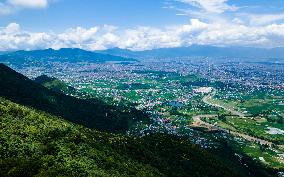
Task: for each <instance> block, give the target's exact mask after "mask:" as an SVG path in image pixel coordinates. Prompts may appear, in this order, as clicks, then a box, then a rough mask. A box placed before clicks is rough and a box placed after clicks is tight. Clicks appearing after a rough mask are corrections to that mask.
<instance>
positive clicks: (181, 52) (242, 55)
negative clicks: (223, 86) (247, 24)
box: [96, 45, 284, 62]
mask: <svg viewBox="0 0 284 177" xmlns="http://www.w3.org/2000/svg"><path fill="white" fill-rule="evenodd" d="M96 52H100V53H104V54H110V55H116V56H123V57H132V58H176V57H210V58H214V57H215V58H225V59H227V58H231V59H249V60H250V61H255V60H265V59H267V60H270V61H271V60H272V61H278V60H280V61H282V62H283V60H284V48H280V47H279V48H271V49H268V48H253V47H216V46H207V45H192V46H189V47H176V48H161V49H153V50H145V51H131V50H127V49H120V48H113V49H108V50H104V51H96Z"/></svg>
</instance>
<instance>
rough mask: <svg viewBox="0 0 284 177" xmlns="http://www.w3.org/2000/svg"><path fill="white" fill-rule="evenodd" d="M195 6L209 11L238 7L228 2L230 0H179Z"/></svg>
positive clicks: (217, 11) (222, 10)
mask: <svg viewBox="0 0 284 177" xmlns="http://www.w3.org/2000/svg"><path fill="white" fill-rule="evenodd" d="M177 1H179V2H182V3H186V4H189V5H191V6H194V7H198V8H200V9H203V10H205V11H206V12H209V13H223V12H225V11H228V10H229V11H234V10H237V9H238V8H237V7H236V6H231V5H228V4H227V1H228V0H177Z"/></svg>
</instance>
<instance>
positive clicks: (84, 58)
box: [0, 48, 135, 64]
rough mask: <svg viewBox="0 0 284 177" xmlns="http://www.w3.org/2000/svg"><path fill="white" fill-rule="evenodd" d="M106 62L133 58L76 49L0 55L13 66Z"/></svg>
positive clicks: (3, 60) (2, 60)
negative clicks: (35, 63)
mask: <svg viewBox="0 0 284 177" xmlns="http://www.w3.org/2000/svg"><path fill="white" fill-rule="evenodd" d="M48 61H53V62H106V61H135V59H133V58H125V57H120V56H113V55H110V54H103V53H96V52H91V51H86V50H82V49H78V48H62V49H59V50H54V49H45V50H33V51H24V50H21V51H16V52H10V53H7V54H3V55H0V62H9V63H13V64H19V63H32V62H48Z"/></svg>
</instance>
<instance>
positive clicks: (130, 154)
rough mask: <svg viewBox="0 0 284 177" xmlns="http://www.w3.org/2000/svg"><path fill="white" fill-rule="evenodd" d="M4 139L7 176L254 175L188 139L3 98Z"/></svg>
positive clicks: (2, 167)
mask: <svg viewBox="0 0 284 177" xmlns="http://www.w3.org/2000/svg"><path fill="white" fill-rule="evenodd" d="M0 142H1V143H0V176H3V177H5V176H35V175H37V176H45V177H46V176H123V177H126V176H145V177H146V176H147V177H148V176H155V177H157V176H169V177H173V176H193V177H194V176H210V177H214V176H216V177H217V176H218V177H220V176H230V177H234V176H250V175H248V172H247V171H246V169H240V167H237V166H236V167H234V166H229V165H228V164H226V163H225V161H223V160H220V159H217V158H216V157H215V156H214V155H212V154H210V153H208V152H206V151H204V150H202V149H201V148H200V147H199V146H197V145H193V144H191V143H190V142H189V141H187V140H186V139H183V138H178V137H175V136H172V135H166V134H155V135H150V136H146V137H143V138H138V137H136V138H135V137H128V136H123V135H114V134H108V133H101V132H98V131H95V130H91V129H88V128H84V127H83V126H80V125H75V124H72V123H70V122H67V121H65V120H63V119H60V118H57V117H55V116H51V115H49V114H46V113H43V112H40V111H36V110H33V109H30V108H27V107H24V106H20V105H18V104H15V103H12V102H10V101H7V100H5V99H2V98H1V99H0ZM261 174H262V175H263V173H261ZM252 176H254V175H252ZM265 176H266V175H265Z"/></svg>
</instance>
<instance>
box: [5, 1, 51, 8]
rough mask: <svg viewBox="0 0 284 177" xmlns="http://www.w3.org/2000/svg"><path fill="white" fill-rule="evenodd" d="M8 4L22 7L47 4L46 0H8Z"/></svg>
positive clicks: (36, 6)
mask: <svg viewBox="0 0 284 177" xmlns="http://www.w3.org/2000/svg"><path fill="white" fill-rule="evenodd" d="M7 2H8V3H9V4H11V5H13V6H15V7H23V8H44V7H46V6H47V5H48V1H47V0H8V1H7Z"/></svg>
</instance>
